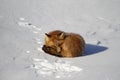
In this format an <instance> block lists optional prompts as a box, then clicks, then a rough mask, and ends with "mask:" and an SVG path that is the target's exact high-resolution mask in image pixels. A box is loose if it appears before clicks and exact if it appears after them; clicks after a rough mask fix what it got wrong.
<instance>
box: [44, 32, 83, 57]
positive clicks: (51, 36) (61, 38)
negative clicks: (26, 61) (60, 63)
mask: <svg viewBox="0 0 120 80" xmlns="http://www.w3.org/2000/svg"><path fill="white" fill-rule="evenodd" d="M84 49H85V41H84V39H83V38H82V37H81V36H80V35H79V34H75V33H66V32H63V31H60V30H55V31H52V32H50V33H48V34H47V33H45V45H43V47H42V50H43V51H44V52H46V53H48V54H51V55H55V56H58V57H78V56H81V55H82V54H83V52H84Z"/></svg>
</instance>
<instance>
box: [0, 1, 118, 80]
mask: <svg viewBox="0 0 120 80" xmlns="http://www.w3.org/2000/svg"><path fill="white" fill-rule="evenodd" d="M119 7H120V0H0V80H74V79H75V80H88V79H89V80H119V79H120V69H119V67H120V60H119V57H120V54H119V48H120V9H119ZM56 29H58V30H63V31H66V32H74V33H78V34H81V35H82V36H83V38H84V39H85V41H86V49H85V53H84V56H82V57H76V58H59V57H55V56H52V55H49V54H46V53H45V52H43V51H42V49H41V47H42V46H43V44H44V33H47V32H49V31H52V30H56Z"/></svg>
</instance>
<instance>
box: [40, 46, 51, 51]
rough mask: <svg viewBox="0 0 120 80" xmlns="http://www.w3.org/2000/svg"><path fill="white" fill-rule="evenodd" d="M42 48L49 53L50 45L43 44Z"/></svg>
mask: <svg viewBox="0 0 120 80" xmlns="http://www.w3.org/2000/svg"><path fill="white" fill-rule="evenodd" d="M42 50H43V51H44V52H46V53H49V51H50V47H48V46H46V45H43V47H42Z"/></svg>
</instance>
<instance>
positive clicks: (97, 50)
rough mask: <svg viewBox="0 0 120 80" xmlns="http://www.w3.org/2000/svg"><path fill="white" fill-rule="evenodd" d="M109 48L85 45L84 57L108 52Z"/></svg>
mask: <svg viewBox="0 0 120 80" xmlns="http://www.w3.org/2000/svg"><path fill="white" fill-rule="evenodd" d="M107 49H108V48H107V47H104V46H99V45H93V44H86V45H85V52H84V55H83V56H87V55H92V54H98V53H100V52H102V51H105V50H107Z"/></svg>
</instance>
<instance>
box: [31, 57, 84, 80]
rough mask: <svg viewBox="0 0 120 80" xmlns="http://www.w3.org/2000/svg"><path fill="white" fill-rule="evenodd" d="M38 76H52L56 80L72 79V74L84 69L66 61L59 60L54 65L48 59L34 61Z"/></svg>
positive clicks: (35, 59)
mask: <svg viewBox="0 0 120 80" xmlns="http://www.w3.org/2000/svg"><path fill="white" fill-rule="evenodd" d="M32 68H34V69H35V71H36V74H37V75H40V74H41V75H43V76H50V75H55V78H61V77H71V75H70V73H76V72H80V71H82V68H79V67H77V66H73V65H70V63H67V62H65V61H61V60H57V61H55V62H53V63H51V62H49V61H48V60H46V59H38V58H34V59H33V66H32Z"/></svg>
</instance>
